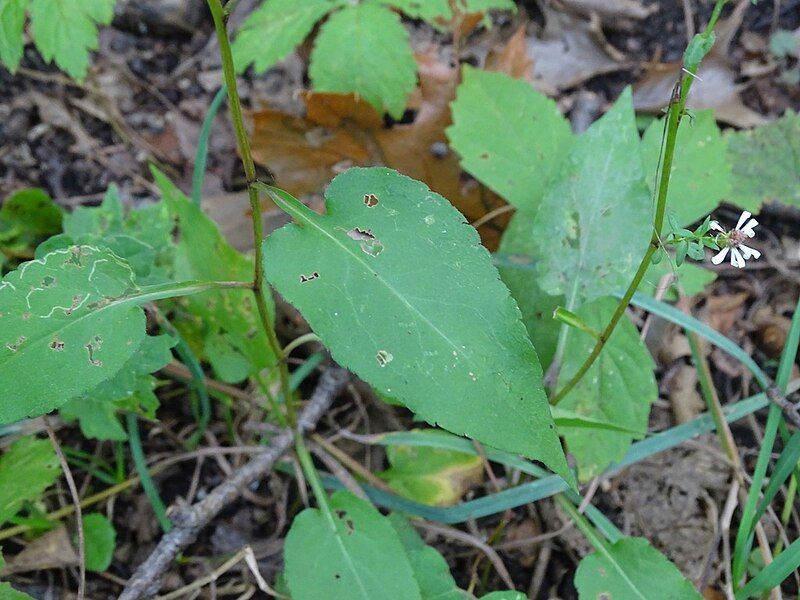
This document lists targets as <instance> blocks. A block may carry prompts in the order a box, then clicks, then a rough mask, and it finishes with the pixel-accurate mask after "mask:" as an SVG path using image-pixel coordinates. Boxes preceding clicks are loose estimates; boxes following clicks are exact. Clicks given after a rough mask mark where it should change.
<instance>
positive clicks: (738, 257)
mask: <svg viewBox="0 0 800 600" xmlns="http://www.w3.org/2000/svg"><path fill="white" fill-rule="evenodd" d="M731 264H732V265H733V266H734V267H736V268H738V269H742V268H744V265H745V262H744V258H743V257H742V254H741V252H739V250H737V249H736V248H731Z"/></svg>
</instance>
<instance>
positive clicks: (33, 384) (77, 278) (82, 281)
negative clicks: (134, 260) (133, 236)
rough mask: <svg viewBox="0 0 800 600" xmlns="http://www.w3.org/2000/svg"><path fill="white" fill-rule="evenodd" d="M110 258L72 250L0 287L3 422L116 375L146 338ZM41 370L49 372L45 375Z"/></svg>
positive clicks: (119, 268)
mask: <svg viewBox="0 0 800 600" xmlns="http://www.w3.org/2000/svg"><path fill="white" fill-rule="evenodd" d="M136 290H137V288H136V285H135V283H134V280H133V271H132V270H131V268H130V266H129V265H128V264H127V263H125V262H124V261H123V260H121V259H120V258H119V257H117V256H116V255H114V254H113V253H111V252H109V251H107V250H102V249H99V248H96V247H93V246H73V247H71V248H66V249H63V250H57V251H55V252H53V253H51V254H48V255H46V256H45V257H43V258H41V259H39V260H35V261H31V262H27V263H25V264H23V265H22V266H20V268H19V269H17V270H16V271H13V272H12V273H9V274H8V275H6V277H5V278H3V280H2V282H0V315H1V316H0V322H2V329H0V332H1V333H0V344H1V345H0V398H12V397H13V398H15V401H14V402H3V403H0V423H8V422H11V421H15V420H17V419H21V418H23V417H26V416H31V415H41V414H45V413H47V412H49V411H51V410H53V409H54V408H57V407H59V406H61V405H62V404H64V403H65V402H66V401H67V400H69V399H71V398H74V397H76V396H79V395H81V394H83V393H85V392H86V391H88V390H90V389H92V388H93V387H95V386H96V385H98V384H99V383H101V382H103V381H106V380H108V379H110V378H111V377H113V376H114V375H116V374H117V372H118V371H119V370H120V369H121V368H122V366H123V365H124V364H125V363H126V362H127V361H128V359H129V358H130V357H131V356H133V355H134V354H135V353H136V351H137V350H138V349H139V346H141V344H142V341H143V340H144V338H145V317H144V312H143V311H142V309H141V308H139V307H138V306H135V305H133V304H135V303H134V302H131V301H123V300H124V299H125V296H126V295H127V294H130V293H132V292H134V291H136ZM45 373H46V375H45Z"/></svg>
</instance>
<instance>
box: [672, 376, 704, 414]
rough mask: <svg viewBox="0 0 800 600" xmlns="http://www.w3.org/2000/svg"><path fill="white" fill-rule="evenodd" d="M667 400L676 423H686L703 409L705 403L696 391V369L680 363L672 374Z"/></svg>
mask: <svg viewBox="0 0 800 600" xmlns="http://www.w3.org/2000/svg"><path fill="white" fill-rule="evenodd" d="M669 402H670V405H671V406H672V415H673V416H674V417H675V422H676V423H679V424H680V423H686V422H688V421H691V420H692V419H694V418H695V417H696V416H697V415H699V414H700V413H701V412H703V410H704V409H705V403H704V402H703V398H702V397H701V396H700V393H699V392H698V391H697V370H696V369H695V368H694V367H691V366H689V365H681V366H680V367H679V368H678V370H677V371H676V372H675V374H674V375H673V376H672V379H671V385H670V390H669Z"/></svg>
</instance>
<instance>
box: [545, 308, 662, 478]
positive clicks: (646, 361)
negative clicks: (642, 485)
mask: <svg viewBox="0 0 800 600" xmlns="http://www.w3.org/2000/svg"><path fill="white" fill-rule="evenodd" d="M615 308H616V300H614V299H613V298H601V299H599V300H596V301H594V302H592V303H590V304H586V305H584V306H582V307H581V308H580V309H579V310H578V314H579V315H580V316H581V317H582V318H583V319H584V321H585V322H586V323H587V324H588V325H589V326H590V327H594V328H596V329H603V328H604V327H605V325H606V324H607V323H608V322H609V320H610V319H611V315H612V314H613V313H614V309H615ZM595 342H596V340H595V339H594V338H593V337H592V336H590V335H587V334H585V333H583V332H581V331H576V330H569V331H568V332H567V341H566V344H565V347H564V362H563V364H562V366H561V371H560V372H559V384H558V387H561V386H563V385H564V384H565V383H566V382H567V381H569V380H570V378H571V377H572V376H573V375H574V374H575V372H576V371H577V370H578V369H579V368H580V366H581V365H582V364H583V361H584V359H585V358H586V356H587V355H588V354H589V352H591V350H592V348H593V347H594V345H595ZM654 369H655V364H654V363H653V359H652V358H651V357H650V354H649V353H648V351H647V349H646V348H645V346H644V344H643V343H642V342H641V340H640V339H639V332H638V331H637V330H636V327H634V326H633V323H631V322H630V321H629V320H628V319H627V318H625V317H623V319H622V320H621V321H620V323H619V325H617V327H616V329H615V330H614V333H613V334H611V338H610V339H609V340H608V342H607V344H606V346H605V348H604V349H603V351H602V353H601V354H600V356H599V358H598V359H597V360H596V361H595V362H594V364H593V365H592V367H591V368H590V369H589V371H588V372H587V373H586V375H585V376H584V377H583V379H581V380H580V382H579V383H578V384H577V385H576V386H575V387H574V388H573V389H572V391H570V392H569V393H568V394H567V395H566V396H565V397H564V399H563V400H562V401H561V402H560V403H559V405H558V407H559V408H563V409H566V410H571V411H574V412H576V413H578V414H579V415H583V416H586V417H589V418H594V419H599V420H600V421H604V422H606V423H611V424H614V425H617V426H619V427H621V428H624V429H627V430H629V431H630V430H632V431H638V432H641V433H640V435H638V436H636V435H632V434H631V433H624V432H614V431H599V430H596V429H587V428H585V427H574V428H573V427H560V428H559V431H560V432H561V434H562V435H563V436H564V438H565V440H566V442H567V448H568V449H569V450H570V452H571V453H572V454H573V455H574V456H575V459H576V461H577V463H578V475H579V478H580V479H581V480H583V481H585V480H588V479H590V478H592V477H594V476H595V475H599V474H600V473H602V472H603V470H604V469H605V468H606V467H607V466H608V465H609V464H611V463H612V462H614V461H617V460H620V459H621V458H622V457H623V456H624V455H625V453H626V452H627V451H628V448H629V447H630V445H631V442H632V441H633V439H634V438H636V437H642V436H643V435H644V433H645V432H646V430H647V417H648V414H649V413H650V404H652V403H653V402H654V401H655V400H656V399H657V398H658V388H657V387H656V381H655V377H654V375H653V370H654Z"/></svg>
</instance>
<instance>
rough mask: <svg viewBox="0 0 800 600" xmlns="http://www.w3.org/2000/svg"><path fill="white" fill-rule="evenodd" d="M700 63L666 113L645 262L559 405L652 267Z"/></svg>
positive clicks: (553, 400) (691, 69)
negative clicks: (683, 126)
mask: <svg viewBox="0 0 800 600" xmlns="http://www.w3.org/2000/svg"><path fill="white" fill-rule="evenodd" d="M726 2H727V0H717V3H716V5H715V6H714V12H713V13H712V14H711V18H710V19H709V21H708V25H707V26H706V29H705V31H704V34H703V35H706V36H708V35H710V34H711V32H713V30H714V27H715V26H716V24H717V20H719V15H720V13H721V12H722V7H723V6H724V5H725V3H726ZM698 66H699V64H695V65H688V66H687V69H686V70H687V71H688V72H689V76H688V77H684V76H683V74H681V76H680V79H679V80H678V83H677V84H676V85H675V88H674V91H673V97H672V98H671V99H670V103H669V110H668V113H667V123H666V138H665V141H664V152H663V159H662V163H661V169H660V176H659V182H658V195H657V199H656V212H655V218H654V221H653V235H652V237H651V238H650V245H649V246H648V247H647V251H646V252H645V253H644V256H643V257H642V261H641V262H640V263H639V268H638V269H637V270H636V274H635V275H634V276H633V280H632V281H631V283H630V285H629V286H628V289H627V290H626V291H625V294H623V296H622V299H620V301H619V304H617V308H616V310H615V311H614V314H613V315H612V317H611V320H610V321H609V322H608V325H606V328H605V329H604V330H603V332H602V333H601V334H600V337H598V338H597V342H596V343H595V345H594V348H592V352H591V353H590V354H589V356H588V357H587V358H586V360H585V361H584V362H583V364H582V365H581V367H580V368H579V369H578V370H577V371H576V372H575V374H574V375H573V376H572V378H571V379H570V380H569V381H568V382H567V383H566V384H565V385H564V387H562V388H561V389H560V390H559V391H558V392H557V393H556V394H555V395H554V396H553V397H552V398H551V399H550V403H551V404H553V405H556V404H558V403H559V402H560V401H561V400H563V399H564V396H566V395H567V394H568V393H569V392H570V391H571V390H572V389H573V388H574V387H575V386H576V385H577V384H578V382H579V381H580V380H581V379H582V378H583V377H584V375H586V373H587V372H588V371H589V369H590V368H591V366H592V365H593V364H594V361H595V360H597V357H598V356H600V352H602V351H603V348H604V347H605V345H606V343H607V342H608V340H609V338H610V337H611V334H612V333H613V332H614V329H615V328H616V327H617V324H618V323H619V321H620V319H621V318H622V315H624V314H625V309H626V308H627V307H628V304H629V303H630V301H631V298H633V294H634V293H635V292H636V290H637V288H638V287H639V285H640V284H641V283H642V279H643V278H644V275H645V273H646V272H647V269H648V268H649V267H650V262H651V260H652V258H653V255H654V254H655V253H656V252H657V251H658V250H659V249H660V248H661V229H662V228H663V226H664V214H665V213H666V208H667V193H668V192H669V183H670V178H671V175H672V161H673V159H674V158H675V146H676V142H677V140H678V127H679V126H680V123H681V119H682V118H683V116H684V114H685V110H686V100H687V98H688V97H689V90H690V89H691V87H692V84H693V83H694V79H695V76H694V73H695V72H696V71H697V67H698Z"/></svg>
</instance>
